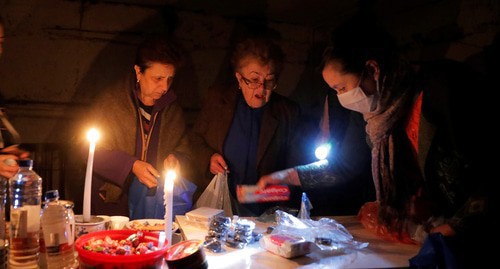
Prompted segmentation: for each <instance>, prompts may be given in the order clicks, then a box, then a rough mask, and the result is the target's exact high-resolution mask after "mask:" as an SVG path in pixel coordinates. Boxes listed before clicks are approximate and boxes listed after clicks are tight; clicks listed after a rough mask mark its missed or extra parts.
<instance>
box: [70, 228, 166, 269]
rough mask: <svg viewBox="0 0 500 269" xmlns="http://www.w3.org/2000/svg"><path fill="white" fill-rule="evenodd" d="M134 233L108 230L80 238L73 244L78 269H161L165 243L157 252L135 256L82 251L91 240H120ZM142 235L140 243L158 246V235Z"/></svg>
mask: <svg viewBox="0 0 500 269" xmlns="http://www.w3.org/2000/svg"><path fill="white" fill-rule="evenodd" d="M136 232H137V231H132V230H108V231H99V232H93V233H89V234H85V235H82V236H80V237H79V238H78V239H77V240H76V242H75V248H76V251H77V252H78V259H79V262H80V268H82V269H83V268H99V269H108V268H110V269H111V268H127V269H131V268H163V266H164V263H165V261H164V257H165V253H166V252H167V250H168V248H167V242H165V245H164V247H163V248H161V249H159V250H157V251H154V252H151V253H147V254H137V255H109V254H103V253H95V252H92V251H88V250H85V249H83V246H85V245H86V243H87V242H88V241H89V240H90V239H92V238H95V239H104V238H105V237H106V236H109V238H111V239H113V240H121V239H126V238H127V237H129V236H130V235H131V234H134V233H136ZM143 234H144V237H142V238H141V239H140V242H153V244H154V245H155V246H158V233H152V232H143Z"/></svg>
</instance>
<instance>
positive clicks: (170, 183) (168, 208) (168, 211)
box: [163, 170, 177, 246]
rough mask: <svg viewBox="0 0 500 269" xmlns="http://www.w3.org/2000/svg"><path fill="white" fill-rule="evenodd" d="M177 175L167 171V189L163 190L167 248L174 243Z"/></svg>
mask: <svg viewBox="0 0 500 269" xmlns="http://www.w3.org/2000/svg"><path fill="white" fill-rule="evenodd" d="M176 177H177V174H176V173H175V172H174V171H173V170H167V173H166V174H165V187H164V189H163V192H164V195H163V200H164V202H163V203H164V205H165V235H166V239H167V246H170V245H171V243H172V211H173V209H172V203H173V195H174V180H175V178H176Z"/></svg>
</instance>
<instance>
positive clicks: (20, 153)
mask: <svg viewBox="0 0 500 269" xmlns="http://www.w3.org/2000/svg"><path fill="white" fill-rule="evenodd" d="M0 152H1V153H3V154H10V155H16V156H17V158H16V159H15V160H17V159H26V158H28V157H29V156H30V153H29V152H28V151H25V150H23V149H20V148H19V147H18V146H9V147H6V148H3V149H1V150H0Z"/></svg>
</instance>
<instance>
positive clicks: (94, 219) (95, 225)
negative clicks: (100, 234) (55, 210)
mask: <svg viewBox="0 0 500 269" xmlns="http://www.w3.org/2000/svg"><path fill="white" fill-rule="evenodd" d="M104 230H106V220H105V219H104V218H103V217H98V216H90V222H83V215H75V239H76V238H78V237H80V236H82V235H84V234H88V233H92V232H97V231H104Z"/></svg>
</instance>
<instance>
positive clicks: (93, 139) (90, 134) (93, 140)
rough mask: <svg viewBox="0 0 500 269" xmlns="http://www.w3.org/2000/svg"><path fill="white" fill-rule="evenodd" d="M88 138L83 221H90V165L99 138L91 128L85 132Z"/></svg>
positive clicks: (92, 162)
mask: <svg viewBox="0 0 500 269" xmlns="http://www.w3.org/2000/svg"><path fill="white" fill-rule="evenodd" d="M87 139H88V140H89V142H90V144H89V158H88V160H87V171H86V173H85V189H84V191H83V222H90V195H91V192H92V167H93V164H94V151H95V144H96V142H97V140H98V139H99V132H98V131H97V130H96V129H94V128H92V129H90V130H89V131H88V132H87Z"/></svg>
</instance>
